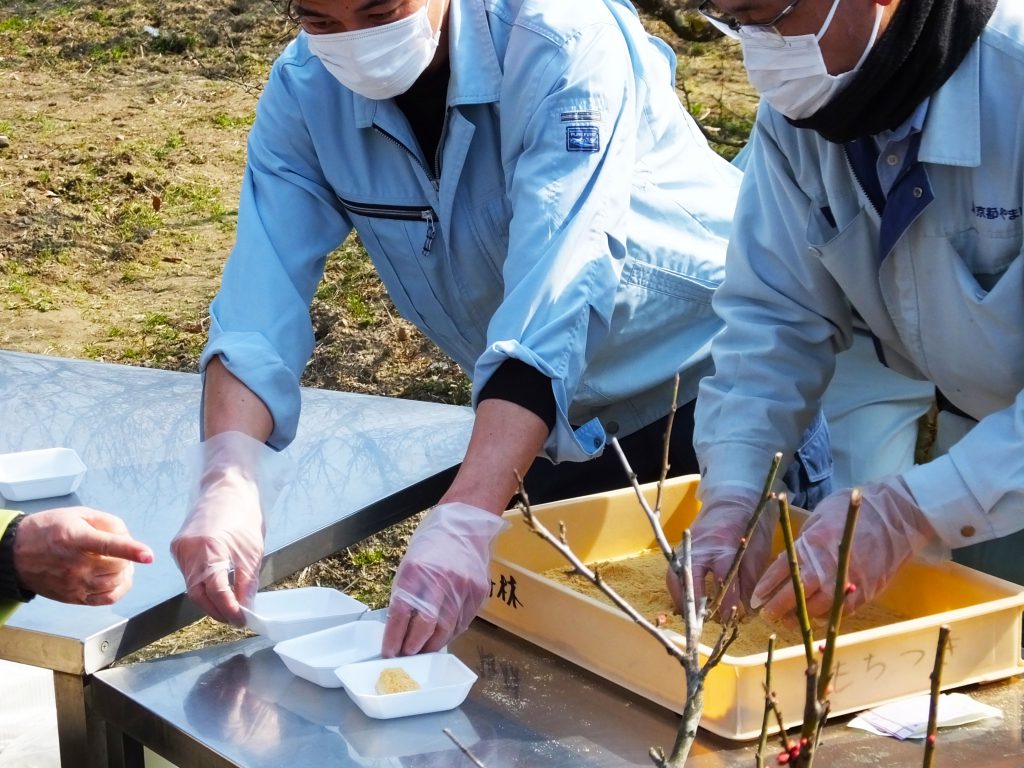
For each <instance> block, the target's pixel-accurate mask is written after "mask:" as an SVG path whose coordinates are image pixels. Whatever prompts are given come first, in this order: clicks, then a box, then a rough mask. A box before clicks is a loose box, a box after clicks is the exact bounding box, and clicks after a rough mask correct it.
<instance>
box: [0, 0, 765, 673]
mask: <svg viewBox="0 0 1024 768" xmlns="http://www.w3.org/2000/svg"><path fill="white" fill-rule="evenodd" d="M645 21H646V22H647V23H648V26H649V28H650V29H651V30H652V31H654V32H655V33H656V34H659V35H661V36H662V37H664V38H665V39H667V40H669V42H670V43H671V44H672V45H673V46H674V47H675V48H676V49H677V51H678V52H679V54H680V69H679V82H680V86H681V90H680V98H681V99H682V100H683V102H684V104H685V105H686V106H687V108H688V109H689V110H690V111H691V113H693V114H694V115H695V116H696V117H698V119H699V120H700V121H701V124H702V125H703V126H704V127H705V129H706V131H707V132H708V135H709V136H710V137H712V138H714V139H716V140H718V141H719V142H720V143H717V144H716V145H715V146H716V148H717V149H719V150H720V151H721V152H722V153H723V154H724V155H726V156H728V157H731V156H732V155H733V154H735V152H736V151H737V150H738V148H739V146H741V145H742V142H743V140H744V139H745V136H746V133H747V131H748V130H749V126H750V119H751V115H752V112H753V109H754V106H755V99H754V97H753V95H752V93H751V91H750V89H749V87H748V86H747V85H746V81H745V78H744V77H743V73H742V68H741V66H740V65H739V60H738V55H737V52H736V50H735V48H734V47H733V46H732V45H731V44H729V43H724V44H723V43H693V44H686V43H684V42H683V41H681V40H679V39H678V38H675V37H674V36H673V35H672V33H671V32H670V31H669V30H668V28H667V27H666V26H664V25H662V24H659V23H656V22H652V21H650V20H649V19H645ZM294 33H295V30H294V27H293V26H292V24H291V22H290V21H289V20H288V19H287V18H286V16H285V15H284V14H283V12H282V10H281V7H280V4H279V3H276V2H273V1H272V0H213V2H208V3H194V2H183V1H182V0H168V1H166V2H159V1H157V0H127V2H114V0H7V2H4V3H3V4H2V6H0V105H2V108H0V348H4V349H8V350H17V351H25V352H35V353H45V354H50V355H59V356H64V357H77V358H88V359H93V360H101V361H109V362H118V363H127V364H133V365H143V366H151V367H160V368H168V369H174V370H195V365H196V360H197V357H198V354H199V352H200V350H201V349H202V345H203V343H204V340H205V334H206V330H207V322H208V321H207V307H208V305H209V302H210V300H211V298H212V297H213V295H214V293H215V292H216V289H217V284H218V280H219V275H220V271H221V269H222V266H223V263H224V259H225V257H226V255H227V253H228V252H229V250H230V248H231V244H232V241H233V229H234V224H235V215H236V212H237V198H238V191H239V185H240V181H241V177H242V170H243V167H244V161H245V139H246V134H247V131H248V129H249V126H250V125H251V124H252V121H253V118H254V112H255V105H256V101H257V99H258V97H259V93H260V90H261V87H262V82H263V80H264V78H265V76H266V74H267V71H268V70H269V67H270V64H271V62H272V61H273V59H274V58H275V57H276V55H277V54H278V53H279V52H280V50H281V49H282V48H283V47H284V45H285V44H286V43H287V41H288V40H290V39H291V37H292V36H293V35H294ZM312 310H313V317H314V325H315V328H316V330H317V342H318V343H317V348H316V351H315V353H314V357H313V360H312V361H311V363H310V365H309V367H308V369H307V372H306V375H305V378H304V383H305V384H307V385H310V386H318V387H328V388H334V389H344V390H349V391H358V392H367V393H372V394H380V395H389V396H397V397H411V398H419V399H429V400H435V401H441V402H455V403H465V402H467V400H468V395H469V389H468V384H467V382H466V380H465V377H464V376H463V375H462V373H461V372H460V371H459V370H458V368H457V367H456V366H455V365H454V364H453V363H452V362H451V361H450V360H448V359H447V358H446V357H445V356H444V355H442V354H441V353H440V352H439V351H438V350H437V349H436V348H434V347H433V345H432V344H430V342H428V341H427V340H426V339H425V338H424V337H423V336H422V335H421V334H420V333H419V332H418V331H417V330H416V329H415V328H414V327H413V326H412V325H410V324H409V323H407V322H405V321H404V320H402V319H401V318H399V317H398V315H397V313H396V312H395V310H394V308H393V307H392V306H391V303H390V302H389V301H388V299H387V296H386V295H385V294H384V292H383V290H382V287H381V285H380V283H379V281H378V280H377V279H376V277H375V275H374V273H373V270H372V267H371V266H370V265H369V264H368V263H367V260H366V258H365V254H364V253H363V252H362V249H361V248H360V246H359V244H358V241H357V240H356V239H354V238H351V239H350V240H349V242H347V243H346V245H345V246H344V247H343V248H341V249H339V251H338V252H336V253H335V254H333V255H332V257H331V259H330V260H329V263H328V269H327V274H326V276H325V281H324V283H323V285H322V286H321V289H320V291H319V292H318V294H317V298H316V299H315V300H314V304H313V308H312ZM409 530H410V528H409V526H408V525H407V526H399V527H396V528H395V529H394V530H392V531H389V532H387V533H385V534H382V535H381V536H380V537H376V538H375V539H373V540H370V541H368V542H364V543H363V544H362V545H360V547H357V548H353V549H352V550H349V551H348V552H344V553H339V555H338V556H337V557H335V558H331V559H330V560H328V561H325V562H324V563H321V564H318V565H317V566H314V567H312V568H309V569H306V571H305V572H303V573H302V574H299V575H297V577H296V580H297V581H298V582H300V583H325V584H343V585H362V586H361V587H360V588H362V589H364V590H366V591H365V593H364V594H362V595H361V596H362V597H363V598H364V599H366V600H368V601H371V602H375V603H377V604H383V602H385V601H386V598H387V584H388V583H389V581H390V576H391V572H392V569H393V567H394V564H395V562H396V560H397V557H398V555H399V554H400V553H401V551H402V547H403V545H404V542H405V538H406V537H407V536H408V533H409ZM292 583H295V582H294V581H293V582H292ZM373 585H376V591H375V592H373V591H371V587H372V586H373ZM222 636H223V633H221V632H219V631H215V630H214V629H212V628H211V626H210V623H209V622H204V623H202V624H201V625H199V626H197V627H193V628H191V629H189V630H186V631H185V632H184V633H179V635H177V636H172V638H169V639H168V640H167V641H165V642H164V643H162V644H161V645H160V646H159V647H157V648H154V649H148V650H147V653H148V654H149V655H155V654H158V653H164V652H171V651H173V650H176V649H179V648H185V647H195V646H196V645H200V644H203V643H206V642H210V641H216V640H219V639H221V638H222ZM229 636H230V634H229Z"/></svg>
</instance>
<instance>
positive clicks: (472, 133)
mask: <svg viewBox="0 0 1024 768" xmlns="http://www.w3.org/2000/svg"><path fill="white" fill-rule="evenodd" d="M447 24H448V25H449V36H450V56H451V81H450V84H449V88H448V99H447V103H448V109H447V117H446V121H445V126H444V133H443V138H442V147H441V149H440V152H439V153H438V154H439V156H438V157H437V158H428V157H424V156H423V154H422V153H421V151H420V149H419V147H418V145H417V142H416V141H415V139H414V137H413V134H412V132H411V130H410V128H409V125H408V123H407V121H406V119H405V117H404V115H403V114H402V113H401V111H400V110H399V109H398V107H397V106H396V105H395V104H394V103H393V102H392V101H390V100H388V101H373V100H369V99H366V98H363V97H361V96H359V95H357V94H354V93H352V92H351V91H349V90H348V89H346V88H344V87H343V86H342V85H340V84H339V83H338V82H337V81H336V80H335V79H334V78H333V77H332V76H331V75H330V74H329V73H328V72H327V71H326V70H325V69H324V67H323V66H322V65H321V63H320V61H319V60H318V59H317V58H316V57H314V56H313V55H312V54H311V53H310V52H309V49H308V47H307V42H306V36H305V35H304V34H300V35H299V36H298V38H297V39H296V40H295V41H293V42H292V43H291V44H290V45H289V46H288V48H287V50H286V51H285V52H284V53H283V54H282V56H281V57H280V58H279V59H278V61H277V62H276V63H275V64H274V67H273V71H272V73H271V76H270V80H269V82H268V84H267V86H266V89H265V90H264V93H263V95H262V97H261V99H260V103H259V107H258V110H257V116H256V122H255V124H254V126H253V129H252V132H251V134H250V136H249V145H248V165H247V168H246V173H245V179H244V185H243V188H242V198H241V204H240V209H239V222H238V238H237V243H236V245H235V248H234V250H233V252H232V254H231V257H230V259H229V260H228V263H227V266H226V269H225V272H224V278H223V285H222V287H221V290H220V293H219V294H218V295H217V297H216V299H215V301H214V302H213V305H212V308H211V314H212V327H211V333H210V341H209V344H208V346H207V348H206V350H205V351H204V353H203V356H202V361H201V364H202V365H205V364H206V363H207V362H208V361H209V360H210V358H211V357H212V356H213V355H221V356H222V358H223V360H224V361H225V364H226V366H227V368H228V369H229V370H230V371H231V372H232V373H233V374H234V375H236V376H237V377H238V378H239V379H241V380H242V381H243V382H244V383H245V384H246V385H247V386H248V387H249V388H250V389H251V390H253V391H254V392H255V393H256V394H257V395H258V396H259V397H260V398H261V399H262V400H263V402H264V403H265V404H266V405H267V407H268V408H269V409H270V411H271V413H272V415H273V419H274V431H273V434H272V436H271V438H270V440H269V442H270V444H271V445H272V446H274V447H277V448H280V447H283V446H285V445H287V444H288V443H289V442H290V441H291V440H292V438H293V437H294V434H295V429H296V424H297V420H298V411H299V387H298V383H299V377H300V375H301V373H302V370H303V367H304V366H305V365H306V363H307V361H308V359H309V357H310V355H311V353H312V349H313V332H312V328H311V325H310V320H309V315H308V305H309V302H310V300H311V297H312V296H313V293H314V290H315V289H316V286H317V284H318V283H319V281H320V278H321V275H322V271H323V267H324V259H325V257H326V255H327V254H328V253H329V252H330V251H331V250H333V249H334V248H336V247H337V246H338V245H339V244H340V243H341V242H342V241H343V240H344V239H345V237H346V236H347V235H348V234H349V232H350V231H351V229H352V228H353V227H354V228H355V229H356V231H357V232H358V233H359V236H360V239H361V240H362V242H363V244H364V245H365V246H366V249H367V251H368V252H369V254H370V257H371V258H372V260H373V263H374V265H375V266H376V269H377V271H378V273H379V274H380V276H381V278H382V280H383V282H384V284H385V285H386V287H387V289H388V292H389V294H390V296H391V298H392V299H393V300H394V303H395V305H396V306H397V308H398V310H399V311H400V312H401V313H402V315H403V316H404V317H406V318H408V319H409V320H410V321H412V322H413V323H415V324H416V325H417V327H419V328H420V329H421V330H422V331H423V332H424V333H425V334H426V335H427V336H429V337H430V338H431V339H432V340H433V341H434V342H435V343H436V344H437V345H438V346H439V347H440V348H441V349H442V350H444V351H445V352H446V353H447V354H448V355H450V356H451V357H452V358H453V359H454V360H455V361H456V362H458V364H459V365H460V366H461V367H462V368H463V369H464V370H465V371H466V372H467V373H468V374H469V375H470V376H471V378H472V380H473V385H474V402H475V396H476V394H477V393H479V391H480V389H481V387H482V386H483V385H484V384H485V383H486V381H487V380H488V378H489V377H490V376H491V375H492V374H493V372H494V371H495V369H496V368H497V367H498V366H499V365H500V364H501V363H502V362H503V361H504V360H507V359H509V358H516V359H518V360H521V361H523V362H525V363H527V364H529V365H531V366H533V367H534V368H536V369H537V370H539V371H540V372H542V373H543V374H545V375H546V376H548V377H550V379H551V380H552V382H553V387H554V395H555V401H556V403H557V409H558V413H557V423H556V425H555V428H554V429H553V430H552V433H551V435H550V437H549V438H548V442H547V444H546V446H545V452H546V454H547V455H548V456H549V457H550V458H552V459H553V460H556V461H561V460H583V459H586V458H589V457H590V456H592V455H594V454H596V453H599V452H600V450H601V449H602V447H603V443H604V431H603V430H602V429H601V428H600V426H599V425H598V424H597V423H596V422H591V420H592V419H599V420H600V423H601V424H603V426H604V428H605V429H606V430H607V432H609V433H613V434H615V433H617V434H619V435H626V434H629V433H630V432H632V431H634V430H636V429H638V428H639V427H642V426H644V425H646V424H649V423H651V422H653V421H654V420H656V419H657V418H659V417H660V416H662V415H664V414H665V413H667V412H668V408H669V406H670V405H671V398H672V379H673V378H674V375H675V373H676V371H680V372H681V373H682V383H681V386H680V402H686V401H688V400H690V399H692V398H694V397H695V396H696V393H697V384H698V380H699V379H700V377H701V376H703V375H705V374H707V373H708V372H709V371H710V368H711V360H710V342H711V339H712V337H713V336H714V335H715V334H716V333H717V332H718V331H719V330H720V329H721V321H720V320H719V319H718V318H717V317H716V316H715V314H714V312H713V311H712V309H711V296H712V293H713V291H714V290H715V288H716V287H717V285H718V283H719V282H720V280H721V278H722V276H723V274H724V260H725V248H726V242H727V239H728V235H729V231H730V222H731V218H732V212H733V209H734V206H735V197H736V194H737V192H738V187H739V181H740V177H741V174H740V173H739V172H738V171H737V170H736V169H734V168H733V167H732V166H731V165H730V164H729V163H727V162H726V161H724V160H722V159H721V158H719V157H718V156H717V155H715V153H714V152H713V151H712V150H711V149H710V148H709V147H708V145H707V142H706V141H705V139H704V137H703V135H702V134H701V132H700V130H699V129H698V127H697V126H696V124H695V123H694V121H693V120H692V119H691V118H690V117H689V115H687V114H686V112H685V111H684V110H683V109H682V107H681V106H680V103H679V100H678V98H677V95H676V92H675V89H674V87H673V82H674V76H675V58H674V56H673V55H672V53H671V51H670V50H669V49H668V48H667V46H665V45H664V43H661V42H660V41H658V40H656V39H654V38H651V37H649V36H648V35H647V34H646V32H645V31H644V29H643V27H642V26H641V24H640V21H639V19H638V18H637V16H636V13H635V11H634V10H633V8H632V6H631V5H630V4H629V3H628V2H624V1H620V0H573V1H572V2H550V0H452V3H451V10H450V13H449V16H448V20H447ZM588 422H591V423H590V424H589V426H588V427H587V428H584V429H580V430H579V431H574V429H575V428H577V427H581V425H587V424H588Z"/></svg>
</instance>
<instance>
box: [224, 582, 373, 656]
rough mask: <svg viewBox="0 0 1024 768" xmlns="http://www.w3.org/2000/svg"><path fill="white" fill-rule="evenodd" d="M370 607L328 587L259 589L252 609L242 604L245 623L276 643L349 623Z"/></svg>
mask: <svg viewBox="0 0 1024 768" xmlns="http://www.w3.org/2000/svg"><path fill="white" fill-rule="evenodd" d="M367 610H369V607H368V606H367V605H366V604H365V603H362V602H360V601H359V600H356V599H355V598H354V597H350V596H349V595H346V594H345V593H344V592H340V591H338V590H337V589H331V588H329V587H298V588H296V589H279V590H274V591H271V592H260V593H258V594H257V595H256V598H255V599H254V600H253V604H252V608H246V607H245V606H242V613H243V614H244V615H245V625H246V626H247V627H248V628H249V629H251V630H252V631H253V632H255V633H256V634H258V635H263V636H264V637H269V638H270V639H271V640H273V641H274V642H275V643H280V642H283V641H285V640H290V639H292V638H293V637H299V636H301V635H308V634H310V633H312V632H318V631H319V630H322V629H327V628H328V627H336V626H338V625H340V624H347V623H348V622H350V621H355V620H356V619H358V618H359V617H360V616H362V615H363V614H364V613H366V611H367Z"/></svg>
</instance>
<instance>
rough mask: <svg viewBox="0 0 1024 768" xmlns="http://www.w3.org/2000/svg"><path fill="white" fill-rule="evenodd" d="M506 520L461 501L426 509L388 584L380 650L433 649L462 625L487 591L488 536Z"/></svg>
mask: <svg viewBox="0 0 1024 768" xmlns="http://www.w3.org/2000/svg"><path fill="white" fill-rule="evenodd" d="M508 526H509V523H508V521H506V520H503V519H502V518H501V516H500V515H495V514H493V513H491V512H488V511H486V510H483V509H479V508H478V507H474V506H471V505H469V504H463V503H461V502H450V503H447V504H439V505H438V506H436V507H434V508H433V509H432V510H430V512H429V513H428V514H427V516H426V518H424V520H423V522H422V523H420V525H419V527H418V528H417V529H416V532H415V533H414V534H413V536H412V539H411V540H410V541H409V549H408V550H407V551H406V553H405V557H403V558H402V562H401V564H400V565H399V566H398V573H397V574H396V575H395V582H394V584H393V585H392V587H391V603H390V605H389V606H388V622H387V626H386V627H385V629H384V642H383V645H382V649H381V652H382V654H383V656H385V657H386V658H391V657H394V656H398V655H411V654H414V653H420V652H421V651H423V652H431V651H437V650H439V649H441V648H443V647H444V646H445V645H446V644H447V643H448V641H449V640H451V639H452V638H453V637H455V636H456V635H457V634H459V633H460V632H463V631H465V630H466V628H467V627H468V626H469V623H470V622H471V621H472V620H473V617H474V616H476V613H477V611H478V610H480V606H481V605H483V602H484V600H486V599H487V595H488V594H489V592H490V588H491V579H490V573H489V571H488V566H489V564H490V561H491V550H492V548H493V542H494V539H495V538H496V537H497V535H498V534H499V533H501V532H502V531H503V530H505V529H506V528H507V527H508Z"/></svg>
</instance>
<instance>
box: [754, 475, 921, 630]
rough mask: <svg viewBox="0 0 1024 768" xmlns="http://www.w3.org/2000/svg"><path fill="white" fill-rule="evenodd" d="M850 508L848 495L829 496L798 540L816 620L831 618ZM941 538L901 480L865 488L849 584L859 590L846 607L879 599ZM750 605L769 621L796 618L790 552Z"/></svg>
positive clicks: (811, 611)
mask: <svg viewBox="0 0 1024 768" xmlns="http://www.w3.org/2000/svg"><path fill="white" fill-rule="evenodd" d="M849 505H850V491H849V490H845V491H839V492H837V493H833V494H832V495H831V496H829V497H827V498H826V499H825V500H824V501H822V502H821V503H820V504H819V505H818V506H817V507H816V508H815V510H814V512H813V513H812V514H811V516H810V517H809V518H808V519H807V522H806V523H804V525H803V527H802V528H801V531H800V537H799V538H798V539H797V541H796V551H797V557H798V559H799V562H800V577H801V580H802V581H803V585H804V594H805V596H806V598H807V612H808V614H809V615H810V616H811V617H821V616H826V615H828V612H829V610H830V609H831V607H832V597H833V593H834V590H835V583H836V569H837V566H838V563H839V542H840V540H841V539H842V536H843V528H844V526H845V524H846V511H847V509H848V508H849ZM938 538H939V537H938V534H936V533H935V530H934V529H933V528H932V526H931V524H930V523H929V522H928V520H927V518H926V517H925V516H924V513H923V512H921V510H920V508H919V507H918V506H917V502H916V501H915V500H914V497H913V495H912V494H911V493H910V490H909V489H908V488H907V486H906V484H905V483H904V482H903V480H902V478H900V477H899V476H897V475H894V476H892V477H888V478H886V479H884V480H881V481H879V482H877V483H873V484H871V485H868V486H866V487H864V488H863V489H862V490H861V505H860V514H859V516H858V517H857V527H856V528H855V529H854V534H853V546H852V548H851V551H850V570H849V578H848V581H849V583H851V584H853V585H854V586H855V587H856V591H854V592H852V593H850V594H849V595H848V596H847V598H846V608H847V609H848V610H851V611H852V610H856V608H858V607H859V606H861V605H863V604H865V603H867V602H870V601H871V600H873V599H874V598H875V597H877V596H878V594H879V593H880V592H881V591H882V590H883V589H884V588H885V586H886V585H887V584H888V583H889V581H890V580H891V579H892V577H893V575H894V574H895V573H896V571H897V570H898V569H899V567H900V566H901V565H903V563H904V562H906V561H907V559H909V558H910V557H911V556H913V555H914V554H916V553H918V552H921V551H922V550H923V549H924V548H925V547H926V546H927V545H928V544H930V543H933V542H936V541H938ZM751 602H752V606H753V607H754V608H755V609H760V611H761V613H762V614H764V616H765V617H766V618H768V619H772V620H778V619H782V618H788V617H791V616H792V614H793V610H794V608H795V607H796V597H795V595H794V593H793V586H792V581H791V578H790V574H789V564H788V562H787V560H786V554H785V553H782V554H781V555H779V557H778V558H777V559H776V560H775V562H774V563H772V565H771V567H770V568H769V569H768V571H767V572H766V573H765V574H764V576H763V577H762V578H761V580H760V581H759V582H758V583H757V587H756V589H755V590H754V596H753V599H752V601H751Z"/></svg>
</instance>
